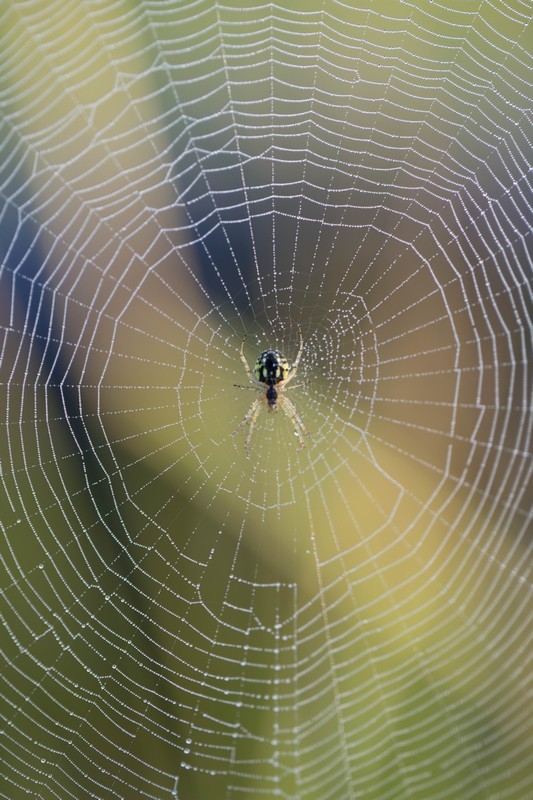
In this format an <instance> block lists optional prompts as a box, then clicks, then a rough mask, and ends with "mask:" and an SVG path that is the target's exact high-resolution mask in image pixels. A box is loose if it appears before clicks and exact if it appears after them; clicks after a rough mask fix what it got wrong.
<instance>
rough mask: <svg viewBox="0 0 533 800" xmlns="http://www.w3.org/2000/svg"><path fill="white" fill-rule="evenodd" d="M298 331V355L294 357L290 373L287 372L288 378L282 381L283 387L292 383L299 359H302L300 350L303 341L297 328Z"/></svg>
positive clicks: (300, 330) (299, 329)
mask: <svg viewBox="0 0 533 800" xmlns="http://www.w3.org/2000/svg"><path fill="white" fill-rule="evenodd" d="M298 331H299V334H300V347H299V349H298V354H297V356H296V361H295V362H294V364H293V365H292V368H291V371H290V372H289V377H288V378H285V380H284V381H283V384H284V385H287V384H288V382H289V381H292V379H293V378H294V376H295V375H296V370H297V369H298V364H299V363H300V359H301V357H302V350H303V346H304V340H303V338H302V329H301V328H298Z"/></svg>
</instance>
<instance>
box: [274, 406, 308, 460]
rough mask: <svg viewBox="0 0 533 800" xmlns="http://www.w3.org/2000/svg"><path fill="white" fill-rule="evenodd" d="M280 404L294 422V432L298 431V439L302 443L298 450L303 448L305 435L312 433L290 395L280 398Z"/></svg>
mask: <svg viewBox="0 0 533 800" xmlns="http://www.w3.org/2000/svg"><path fill="white" fill-rule="evenodd" d="M279 404H280V406H281V407H282V409H283V411H284V412H285V414H286V415H287V416H288V418H289V419H290V421H291V423H292V426H293V428H294V432H295V433H296V436H297V437H298V441H299V443H300V446H299V447H298V450H301V449H302V448H303V447H305V437H306V436H311V434H310V433H309V431H308V430H307V428H306V427H305V425H304V424H303V422H302V420H301V418H300V415H299V414H298V412H297V411H296V408H295V406H294V405H293V403H291V401H290V400H289V398H288V397H286V396H283V397H281V398H280V399H279Z"/></svg>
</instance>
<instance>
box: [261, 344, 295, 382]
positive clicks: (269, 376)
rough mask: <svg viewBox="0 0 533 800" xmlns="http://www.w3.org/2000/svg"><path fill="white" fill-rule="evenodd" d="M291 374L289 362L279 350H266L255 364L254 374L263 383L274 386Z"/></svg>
mask: <svg viewBox="0 0 533 800" xmlns="http://www.w3.org/2000/svg"><path fill="white" fill-rule="evenodd" d="M288 374H289V363H288V361H287V359H286V358H285V356H284V355H283V353H280V351H279V350H264V351H263V352H262V353H261V355H260V356H259V358H258V359H257V361H256V362H255V365H254V375H255V377H256V378H257V380H258V381H261V383H266V384H268V385H269V386H274V385H275V384H276V383H279V382H280V381H284V380H285V378H287V376H288Z"/></svg>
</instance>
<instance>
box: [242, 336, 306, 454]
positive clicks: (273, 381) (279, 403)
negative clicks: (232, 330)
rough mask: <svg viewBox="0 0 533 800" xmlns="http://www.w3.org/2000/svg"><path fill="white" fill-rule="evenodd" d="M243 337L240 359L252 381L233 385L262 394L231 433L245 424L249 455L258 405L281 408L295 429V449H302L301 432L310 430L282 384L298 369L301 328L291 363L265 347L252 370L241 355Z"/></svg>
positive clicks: (302, 433) (247, 452) (269, 409)
mask: <svg viewBox="0 0 533 800" xmlns="http://www.w3.org/2000/svg"><path fill="white" fill-rule="evenodd" d="M245 341H246V336H245V337H244V339H243V340H242V344H241V352H240V356H241V361H242V363H243V364H244V368H245V370H246V374H247V375H248V377H249V378H250V380H251V381H252V383H253V384H254V385H253V386H241V385H240V384H237V383H236V384H234V386H236V387H237V388H239V389H255V390H257V391H260V392H262V393H263V394H262V396H261V397H258V398H257V400H254V401H253V403H252V405H251V406H250V408H249V409H248V411H247V412H246V414H245V416H244V419H243V421H242V422H241V424H240V425H239V427H238V428H237V429H236V430H235V431H234V432H233V435H235V434H236V433H238V432H239V431H240V430H241V428H243V427H244V426H245V425H246V424H248V426H249V428H248V433H247V435H246V444H245V450H246V457H247V458H250V442H251V441H252V434H253V432H254V428H255V423H256V422H257V417H258V416H259V413H260V411H261V408H262V407H264V406H266V408H267V410H268V411H270V412H275V411H277V410H278V408H282V409H283V411H284V412H285V414H286V415H287V416H288V418H289V419H290V421H291V422H292V424H293V426H294V432H295V433H296V435H297V437H298V440H299V443H300V446H299V448H298V449H299V450H301V449H302V447H305V439H304V436H310V433H309V431H308V430H307V428H306V427H305V425H304V424H303V422H302V420H301V419H300V416H299V414H298V412H297V411H296V408H295V407H294V405H293V404H292V403H291V401H290V400H289V398H288V397H287V396H286V395H285V388H286V386H287V384H288V383H289V381H292V379H293V378H294V376H295V375H296V370H297V369H298V364H299V363H300V358H301V355H302V348H303V339H302V332H301V331H300V348H299V350H298V354H297V356H296V361H295V362H294V364H293V366H292V367H290V366H289V363H288V361H287V359H286V358H285V356H284V355H283V353H280V351H279V350H270V349H269V350H264V351H263V352H262V353H261V354H260V355H259V358H258V359H257V361H256V362H255V364H254V369H253V372H252V370H251V369H250V367H249V366H248V362H247V361H246V357H245V355H244V343H245ZM301 385H302V384H295V386H291V389H295V388H296V387H297V386H301Z"/></svg>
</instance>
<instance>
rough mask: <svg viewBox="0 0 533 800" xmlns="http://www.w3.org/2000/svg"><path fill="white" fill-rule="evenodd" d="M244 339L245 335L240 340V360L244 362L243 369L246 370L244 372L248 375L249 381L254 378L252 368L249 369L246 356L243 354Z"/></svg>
mask: <svg viewBox="0 0 533 800" xmlns="http://www.w3.org/2000/svg"><path fill="white" fill-rule="evenodd" d="M245 341H246V336H245V337H244V339H243V340H242V342H241V352H240V356H241V361H242V363H243V364H244V369H245V370H246V373H247V375H248V377H249V378H250V380H251V381H254V380H255V379H254V374H253V372H252V370H251V369H250V367H249V366H248V362H247V360H246V356H245V355H244V343H245Z"/></svg>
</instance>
